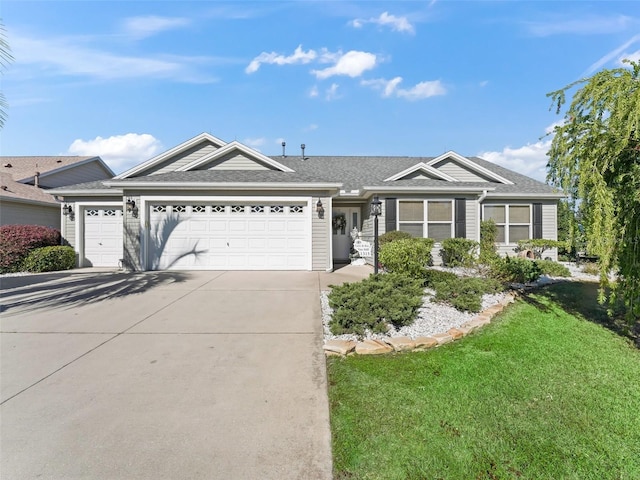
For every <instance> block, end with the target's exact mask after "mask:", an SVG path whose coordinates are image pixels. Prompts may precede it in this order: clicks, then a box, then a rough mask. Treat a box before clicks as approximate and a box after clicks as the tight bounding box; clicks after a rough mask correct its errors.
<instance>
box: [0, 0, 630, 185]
mask: <svg viewBox="0 0 640 480" xmlns="http://www.w3.org/2000/svg"><path fill="white" fill-rule="evenodd" d="M0 8H1V10H0V16H1V17H2V19H3V23H4V25H5V27H6V36H7V39H8V42H9V44H10V46H11V48H12V53H13V56H14V57H15V61H14V62H13V63H12V64H11V65H9V67H8V68H6V69H4V71H3V75H2V78H1V81H2V84H1V88H2V91H3V92H4V94H5V96H6V97H7V101H8V103H9V109H8V114H9V118H8V120H7V122H6V124H5V127H4V129H3V130H2V131H0V142H1V143H0V153H1V154H2V155H68V154H74V155H100V156H102V158H103V159H105V160H106V161H107V163H109V164H110V165H111V166H112V168H113V169H114V170H115V171H116V173H118V172H121V171H123V170H125V169H127V168H129V167H131V166H132V165H135V164H136V163H139V162H141V161H143V160H146V159H148V158H151V157H152V156H154V155H156V154H158V153H160V152H162V151H164V150H166V149H169V148H172V147H174V146H175V145H177V144H179V143H181V142H183V141H185V140H187V139H189V138H191V137H193V136H195V135H197V134H199V133H201V132H209V133H211V134H213V135H215V136H217V137H218V138H221V139H222V140H225V141H232V140H238V141H240V142H243V143H245V144H247V145H249V146H251V147H254V148H256V149H258V150H260V151H261V152H263V153H265V154H267V155H279V154H280V153H281V150H282V149H281V146H280V144H281V142H282V141H283V140H285V141H286V142H287V152H288V153H290V154H293V153H298V152H299V151H300V144H301V143H305V144H306V154H307V155H410V156H436V155H439V154H441V153H443V152H444V151H447V150H454V151H456V152H458V153H460V154H462V155H468V156H470V155H479V156H482V157H484V158H487V159H488V160H491V161H495V162H497V163H500V164H502V165H504V166H507V167H508V168H512V169H514V170H517V171H519V172H521V173H525V174H529V175H531V176H533V177H535V178H538V179H543V178H544V175H545V173H544V165H545V163H546V157H545V152H546V150H547V149H548V143H549V137H546V138H541V137H543V136H544V135H545V132H546V131H549V129H550V128H551V126H552V125H553V123H554V122H558V121H559V120H560V119H561V117H559V116H557V115H556V114H555V112H554V111H550V110H549V106H550V102H549V100H548V99H547V97H546V93H548V92H550V91H553V90H556V89H559V88H561V87H563V86H565V85H566V84H568V83H570V82H573V81H575V80H577V79H579V78H582V77H584V76H586V75H589V74H591V73H594V72H595V71H597V70H599V69H602V68H615V67H619V66H621V63H620V61H621V59H622V58H624V57H628V58H632V59H636V60H638V59H640V3H638V2H634V1H627V2H616V1H609V2H604V1H601V2H587V1H584V2H578V1H572V2H551V1H535V2H533V1H532V2H509V1H502V2H483V1H474V2H471V1H469V2H453V1H444V0H431V1H421V2H418V1H412V2H402V1H389V2H386V1H375V2H364V1H352V2H346V1H345V2H338V1H315V2H314V1H291V2H280V1H261V2H244V1H235V2H218V1H204V0H203V1H191V2H190V1H126V2H120V1H116V0H111V1H38V2H37V1H29V0H3V2H2V4H1V7H0Z"/></svg>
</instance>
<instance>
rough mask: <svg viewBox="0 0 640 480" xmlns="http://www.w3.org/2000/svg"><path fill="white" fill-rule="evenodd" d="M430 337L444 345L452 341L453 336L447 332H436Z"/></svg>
mask: <svg viewBox="0 0 640 480" xmlns="http://www.w3.org/2000/svg"><path fill="white" fill-rule="evenodd" d="M432 337H433V338H435V339H436V341H437V342H438V345H444V344H445V343H449V342H452V341H453V337H452V336H451V335H449V334H448V333H436V334H435V335H432Z"/></svg>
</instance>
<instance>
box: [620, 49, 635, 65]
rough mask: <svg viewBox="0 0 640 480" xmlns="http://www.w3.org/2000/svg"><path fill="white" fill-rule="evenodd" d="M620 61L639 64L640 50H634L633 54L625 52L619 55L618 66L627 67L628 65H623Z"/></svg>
mask: <svg viewBox="0 0 640 480" xmlns="http://www.w3.org/2000/svg"><path fill="white" fill-rule="evenodd" d="M622 60H631V61H632V62H640V50H636V51H635V52H631V53H626V52H625V53H623V54H622V55H620V58H618V65H620V66H621V67H628V66H629V64H628V63H624V62H623V61H622Z"/></svg>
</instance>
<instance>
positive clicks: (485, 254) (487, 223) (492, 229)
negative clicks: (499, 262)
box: [479, 220, 498, 265]
mask: <svg viewBox="0 0 640 480" xmlns="http://www.w3.org/2000/svg"><path fill="white" fill-rule="evenodd" d="M497 238H498V227H497V226H496V222H494V221H493V220H483V221H482V222H480V258H479V261H480V263H481V264H483V265H489V264H490V263H491V262H492V261H493V260H495V259H496V258H498V253H497V251H496V240H497Z"/></svg>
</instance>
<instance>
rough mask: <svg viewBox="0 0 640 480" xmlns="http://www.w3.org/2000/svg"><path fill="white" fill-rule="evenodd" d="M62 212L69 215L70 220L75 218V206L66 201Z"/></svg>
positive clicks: (66, 215)
mask: <svg viewBox="0 0 640 480" xmlns="http://www.w3.org/2000/svg"><path fill="white" fill-rule="evenodd" d="M62 214H63V215H64V216H65V217H69V219H70V220H73V207H72V206H71V205H69V204H68V203H65V205H64V206H63V207H62Z"/></svg>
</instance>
